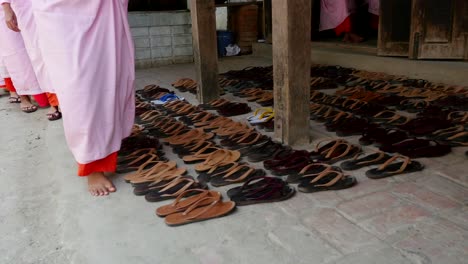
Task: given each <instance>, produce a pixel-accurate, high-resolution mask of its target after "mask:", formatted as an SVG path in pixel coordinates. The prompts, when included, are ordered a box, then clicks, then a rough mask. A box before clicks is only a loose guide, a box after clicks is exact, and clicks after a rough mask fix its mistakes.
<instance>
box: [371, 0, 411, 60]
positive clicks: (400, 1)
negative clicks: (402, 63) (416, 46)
mask: <svg viewBox="0 0 468 264" xmlns="http://www.w3.org/2000/svg"><path fill="white" fill-rule="evenodd" d="M410 27H411V0H394V1H381V2H380V23H379V38H378V53H377V54H378V55H379V56H408V49H409V39H410Z"/></svg>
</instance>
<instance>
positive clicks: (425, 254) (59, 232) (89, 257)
mask: <svg viewBox="0 0 468 264" xmlns="http://www.w3.org/2000/svg"><path fill="white" fill-rule="evenodd" d="M269 64H271V62H270V61H269V60H268V59H260V58H249V57H243V58H230V59H227V60H223V61H221V63H220V68H221V71H226V70H228V69H231V68H232V69H240V68H243V67H246V66H250V65H269ZM193 75H194V69H193V65H177V66H166V67H161V68H157V69H148V70H140V71H138V72H137V78H138V79H137V87H138V88H142V87H143V86H144V85H146V84H150V83H157V84H160V85H163V86H167V87H168V86H169V83H170V82H172V81H175V80H176V79H178V78H181V77H192V76H193ZM183 95H184V96H187V97H189V99H190V100H193V96H191V95H190V94H187V93H185V94H183ZM45 113H46V110H40V111H38V112H36V113H33V114H23V113H21V112H20V111H19V110H18V109H17V107H16V106H15V105H10V104H8V102H7V98H6V97H2V98H0V124H1V129H0V181H1V184H0V237H1V240H0V263H1V264H23V263H34V264H36V263H44V264H53V263H57V264H64V263H77V264H88V263H89V264H94V263H102V264H106V263H109V264H111V263H112V264H128V263H148V264H149V263H165V264H172V263H174V264H179V263H202V264H218V263H227V264H230V263H242V264H244V263H246V264H247V263H255V264H263V263H269V264H276V263H278V264H284V263H295V264H300V263H304V264H305V263H307V264H311V263H314V264H315V263H317V264H319V263H327V264H331V263H335V264H338V263H340V264H353V263H356V264H367V263H379V264H386V263H394V264H410V263H436V264H438V263H444V264H455V263H466V256H467V255H468V246H467V245H468V207H467V205H468V190H467V187H468V177H467V173H466V171H467V169H468V165H467V164H468V163H467V160H466V157H465V156H464V155H463V153H464V151H465V150H466V148H465V149H460V148H459V149H455V151H454V153H452V154H450V155H448V156H446V157H443V158H438V159H421V162H423V163H424V164H425V165H426V167H427V168H426V170H424V171H422V172H420V173H415V174H411V175H402V176H397V177H393V178H388V179H383V180H369V179H367V178H366V177H365V176H364V171H365V170H364V169H363V170H359V171H357V172H353V174H352V175H354V176H356V177H357V179H358V181H359V184H358V185H357V186H355V187H354V188H352V189H349V190H343V191H339V192H323V193H317V194H303V193H299V194H297V195H296V196H295V197H294V198H292V199H290V200H288V201H285V202H282V203H276V204H264V205H254V206H247V207H240V208H238V210H237V211H236V212H235V213H234V214H232V215H230V216H228V217H225V218H220V219H216V220H212V221H207V222H200V223H197V224H192V225H187V226H181V227H177V228H171V227H167V226H166V225H165V224H164V222H163V220H162V219H159V218H157V217H156V216H155V215H154V210H155V208H156V207H158V206H159V205H160V204H152V203H148V202H146V201H144V199H143V198H142V197H136V196H134V195H133V194H132V188H131V187H130V186H129V185H127V184H126V183H124V181H123V179H122V177H121V176H120V175H116V176H115V177H114V180H115V183H116V186H117V188H118V192H117V193H116V194H112V195H110V196H109V197H105V198H95V197H92V196H90V195H88V194H87V192H86V185H85V180H84V179H80V178H78V177H76V176H75V170H76V166H75V163H74V162H73V158H72V156H71V154H70V153H69V151H68V150H67V147H66V144H65V140H64V136H63V130H62V127H61V122H55V123H52V122H47V121H46V120H45ZM311 127H312V129H311V131H312V136H313V138H314V142H315V141H316V140H318V139H319V138H320V137H323V136H325V132H324V130H323V129H322V128H321V127H320V126H317V125H315V124H312V125H311ZM349 139H350V141H355V140H356V139H357V137H351V138H349ZM302 147H304V148H308V149H309V148H310V147H311V146H302ZM167 154H168V156H169V157H172V156H171V152H170V151H169V150H168V151H167ZM179 163H180V161H179ZM180 165H181V166H182V164H181V163H180ZM220 190H225V189H220Z"/></svg>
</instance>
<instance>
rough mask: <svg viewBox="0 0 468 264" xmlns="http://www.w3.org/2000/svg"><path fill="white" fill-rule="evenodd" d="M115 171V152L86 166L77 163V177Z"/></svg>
mask: <svg viewBox="0 0 468 264" xmlns="http://www.w3.org/2000/svg"><path fill="white" fill-rule="evenodd" d="M116 169H117V152H114V153H112V154H110V155H109V156H107V157H105V158H103V159H100V160H96V161H93V162H91V163H88V164H80V163H78V176H81V177H83V176H88V175H90V174H91V173H93V172H115V170H116Z"/></svg>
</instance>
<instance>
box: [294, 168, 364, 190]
mask: <svg viewBox="0 0 468 264" xmlns="http://www.w3.org/2000/svg"><path fill="white" fill-rule="evenodd" d="M356 184H357V181H356V178H354V177H352V176H348V175H344V174H343V172H340V171H334V170H325V171H324V172H322V173H320V174H318V175H317V176H316V177H313V178H312V179H310V178H306V179H304V180H302V182H301V183H300V184H299V185H298V186H297V189H298V190H299V191H300V192H304V193H312V192H319V191H331V190H343V189H347V188H351V187H353V186H354V185H356Z"/></svg>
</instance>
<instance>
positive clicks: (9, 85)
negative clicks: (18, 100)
mask: <svg viewBox="0 0 468 264" xmlns="http://www.w3.org/2000/svg"><path fill="white" fill-rule="evenodd" d="M5 86H6V89H7V90H8V91H10V92H14V93H16V89H15V86H14V85H13V81H12V80H11V78H5Z"/></svg>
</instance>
